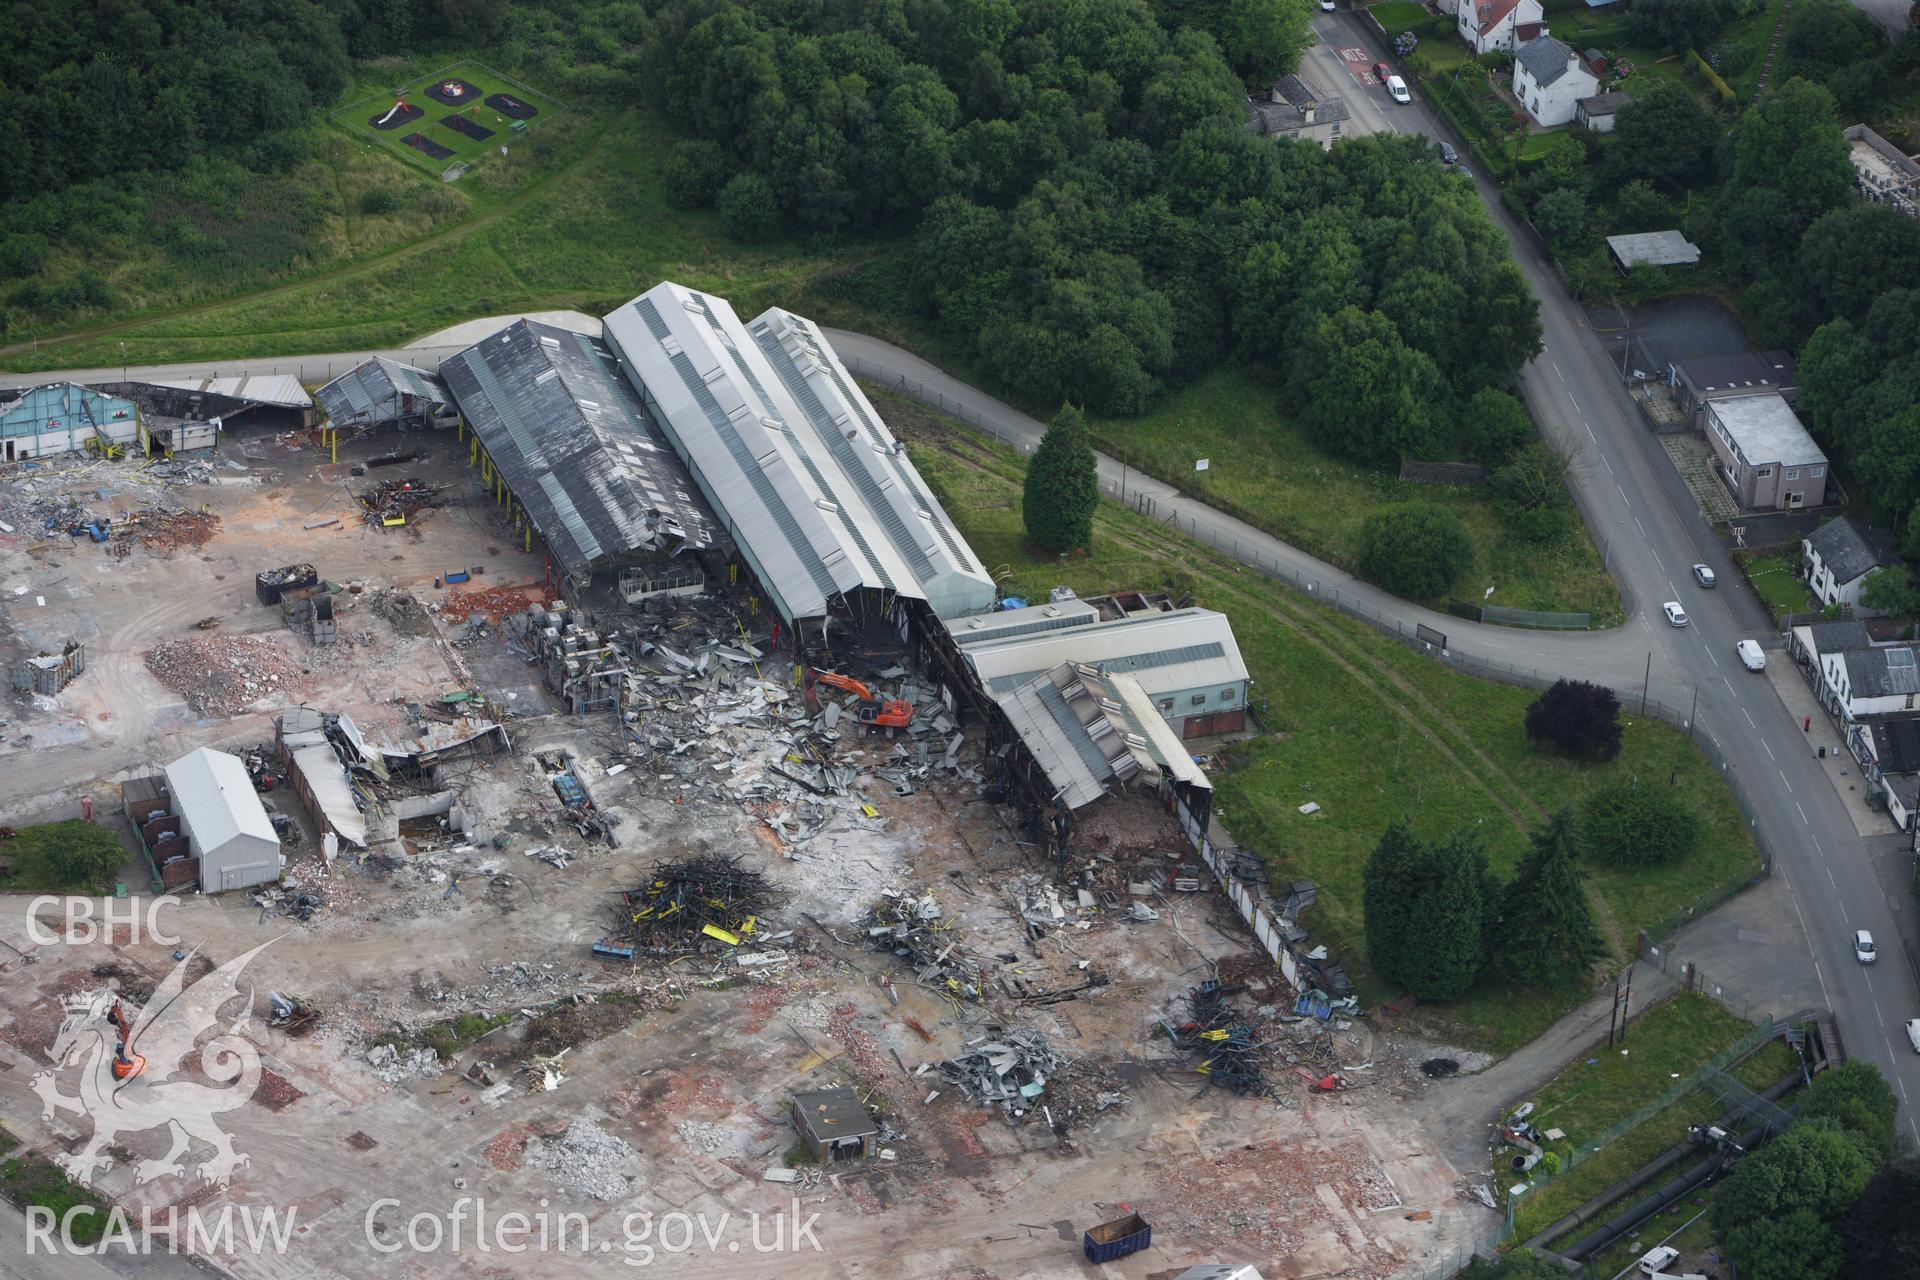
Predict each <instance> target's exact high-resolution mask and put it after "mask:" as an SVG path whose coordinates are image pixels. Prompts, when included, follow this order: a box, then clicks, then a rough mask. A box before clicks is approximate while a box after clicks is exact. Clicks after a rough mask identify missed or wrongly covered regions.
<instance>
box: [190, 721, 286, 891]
mask: <svg viewBox="0 0 1920 1280" xmlns="http://www.w3.org/2000/svg"><path fill="white" fill-rule="evenodd" d="M166 776H167V792H168V794H170V795H171V796H172V797H173V812H174V816H175V817H177V818H179V819H180V825H181V827H182V828H183V829H184V830H185V833H186V836H187V843H188V846H189V847H190V848H191V849H192V850H193V854H194V856H195V857H197V858H199V859H200V888H201V889H202V890H203V891H204V892H207V893H220V892H221V891H223V890H226V889H245V888H247V887H249V886H250V885H256V884H266V883H268V882H269V881H273V880H278V879H279V878H280V837H279V836H278V835H277V834H275V832H274V830H273V822H272V820H271V819H269V818H268V817H267V810H266V807H265V806H264V805H262V804H261V803H260V796H259V794H258V793H257V792H255V791H254V789H253V779H251V778H249V777H248V776H247V767H246V766H245V765H244V764H242V763H240V758H239V757H238V756H231V755H228V754H227V753H226V752H224V751H214V750H211V749H209V748H207V747H201V748H200V749H199V750H198V751H192V752H189V753H188V754H186V755H184V756H181V757H180V758H179V759H178V760H175V761H174V762H173V763H172V764H170V765H168V766H167V768H166Z"/></svg>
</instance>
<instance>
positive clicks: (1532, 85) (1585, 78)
mask: <svg viewBox="0 0 1920 1280" xmlns="http://www.w3.org/2000/svg"><path fill="white" fill-rule="evenodd" d="M1599 88H1600V79H1599V77H1598V76H1596V75H1594V74H1593V72H1591V71H1589V70H1587V64H1586V63H1584V62H1582V61H1581V60H1580V57H1579V55H1578V54H1576V53H1574V51H1573V50H1572V49H1569V48H1568V47H1567V46H1566V45H1564V44H1561V43H1560V42H1559V41H1558V40H1555V39H1554V38H1553V37H1552V36H1548V35H1541V36H1535V37H1534V38H1533V39H1531V40H1529V41H1527V42H1526V43H1525V44H1523V45H1521V46H1520V48H1519V49H1518V50H1517V51H1516V52H1515V53H1514V55H1513V96H1514V97H1516V98H1518V99H1519V100H1520V105H1521V106H1523V107H1525V108H1526V109H1527V114H1528V115H1530V116H1532V117H1533V119H1534V123H1536V124H1539V125H1543V126H1545V127H1547V128H1552V127H1553V126H1555V125H1562V124H1569V123H1571V122H1572V120H1573V117H1574V113H1575V112H1576V111H1578V110H1579V106H1580V100H1581V99H1582V98H1591V97H1593V96H1595V94H1596V92H1597V91H1598V90H1599Z"/></svg>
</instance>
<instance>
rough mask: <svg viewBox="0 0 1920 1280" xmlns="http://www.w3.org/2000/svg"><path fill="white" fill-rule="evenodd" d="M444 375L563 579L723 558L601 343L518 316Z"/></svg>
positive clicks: (706, 514) (673, 460)
mask: <svg viewBox="0 0 1920 1280" xmlns="http://www.w3.org/2000/svg"><path fill="white" fill-rule="evenodd" d="M440 373H441V376H442V377H443V378H445V379H446V383H447V387H448V389H449V390H450V391H451V392H452V394H453V398H454V400H455V402H457V403H458V405H459V406H460V412H461V414H462V415H463V416H464V417H465V418H466V420H467V423H468V425H469V426H471V427H472V428H473V432H474V434H475V435H477V436H478V437H479V438H480V442H481V443H482V444H483V445H485V446H486V450H487V455H488V456H489V457H490V458H491V459H492V460H493V463H494V465H495V466H497V467H498V468H499V469H500V473H501V475H502V477H503V478H504V479H505V480H506V482H507V487H508V488H510V489H511V490H512V491H513V494H514V496H515V497H516V498H517V499H518V500H519V502H520V504H521V505H522V506H523V507H524V508H525V509H526V511H527V514H528V516H529V517H530V518H531V519H532V520H533V524H534V527H535V528H536V529H538V530H539V531H540V534H541V536H542V537H543V538H545V539H546V541H547V545H548V547H550V548H551V549H552V551H553V554H554V557H555V558H556V559H558V560H559V561H560V562H561V563H562V564H563V565H564V566H566V568H567V570H568V571H569V572H580V571H583V570H589V569H591V568H592V567H593V566H594V565H596V564H599V563H602V562H605V561H607V560H609V559H611V558H614V557H618V556H623V555H630V554H633V553H636V552H648V553H654V554H667V555H671V554H673V553H675V552H678V551H679V550H681V549H683V548H691V549H693V550H697V551H704V550H709V549H719V550H723V551H726V550H730V548H729V546H728V545H727V542H726V538H725V535H724V534H723V533H722V532H721V530H720V527H719V524H718V522H717V521H716V520H715V519H714V517H713V513H712V512H711V511H710V510H708V508H707V505H706V503H705V502H704V501H702V500H701V497H700V495H699V493H698V492H697V491H696V490H695V488H694V485H693V482H692V480H691V478H690V477H689V476H688V474H687V469H686V467H685V466H683V465H682V464H681V462H680V459H679V457H678V456H676V455H675V453H674V450H673V447H672V445H671V444H669V442H668V440H667V437H666V435H665V434H664V433H663V432H662V431H661V429H660V426H659V424H658V422H657V421H656V420H655V419H654V417H653V415H652V414H651V413H649V412H648V410H647V407H646V406H645V405H644V404H643V403H642V402H641V399H640V397H639V395H637V394H636V393H635V392H634V389H633V388H632V387H631V386H630V385H629V384H628V383H627V381H626V379H625V378H623V377H621V375H620V370H619V368H618V366H617V365H616V364H615V363H614V359H613V354H612V352H611V351H609V350H608V349H607V347H606V346H605V345H603V344H602V343H601V342H600V341H599V340H598V339H596V338H591V337H588V336H587V335H585V334H580V333H574V332H571V331H570V330H566V329H557V328H555V327H553V326H552V325H546V324H540V323H539V322H537V321H531V320H521V321H519V322H517V323H515V324H512V325H509V326H507V327H506V328H505V329H502V330H501V331H500V332H498V333H496V334H493V335H492V336H490V337H488V338H486V339H484V340H483V341H481V342H477V343H475V344H474V345H473V346H471V347H468V348H467V349H466V350H465V351H462V352H461V353H460V354H459V355H457V356H454V357H452V358H451V359H448V360H446V361H443V362H442V363H441V365H440Z"/></svg>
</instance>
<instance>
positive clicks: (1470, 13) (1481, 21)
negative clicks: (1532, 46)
mask: <svg viewBox="0 0 1920 1280" xmlns="http://www.w3.org/2000/svg"><path fill="white" fill-rule="evenodd" d="M1543 17H1545V10H1544V9H1542V8H1541V5H1540V0H1460V7H1459V9H1458V10H1457V11H1456V13H1455V15H1454V20H1455V22H1457V23H1458V24H1459V29H1460V38H1461V39H1462V40H1465V41H1466V42H1467V45H1468V47H1470V48H1471V49H1472V50H1473V52H1474V53H1475V55H1479V54H1482V53H1492V52H1493V51H1494V50H1495V49H1503V50H1506V51H1508V52H1511V51H1512V50H1513V49H1514V47H1515V46H1516V45H1519V44H1521V43H1522V42H1524V41H1526V40H1529V39H1532V38H1533V37H1534V36H1536V35H1538V34H1539V32H1540V22H1541V19H1542V18H1543Z"/></svg>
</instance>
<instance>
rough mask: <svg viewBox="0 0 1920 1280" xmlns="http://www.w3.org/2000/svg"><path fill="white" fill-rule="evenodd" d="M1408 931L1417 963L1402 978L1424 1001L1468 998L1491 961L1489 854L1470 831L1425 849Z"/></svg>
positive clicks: (1408, 988)
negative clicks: (1465, 996)
mask: <svg viewBox="0 0 1920 1280" xmlns="http://www.w3.org/2000/svg"><path fill="white" fill-rule="evenodd" d="M1421 881H1422V884H1421V888H1420V892H1419V894H1418V895H1417V896H1416V897H1415V898H1414V907H1413V919H1412V923H1411V928H1410V930H1409V949H1410V951H1411V952H1412V959H1413V963H1412V965H1411V966H1410V970H1409V971H1408V972H1407V973H1406V974H1404V975H1403V977H1404V978H1405V985H1406V988H1407V990H1409V991H1411V992H1413V994H1414V995H1416V996H1419V997H1420V998H1421V999H1422V1000H1455V999H1458V998H1459V997H1461V996H1463V995H1465V994H1466V993H1467V988H1469V987H1471V986H1472V985H1473V984H1474V982H1475V981H1476V980H1477V979H1478V978H1479V977H1480V971H1481V970H1482V969H1483V968H1485V967H1486V962H1487V940H1488V933H1487V926H1488V917H1489V915H1490V914H1491V910H1490V908H1491V905H1492V904H1491V903H1490V902H1489V901H1488V892H1487V891H1488V887H1489V878H1488V873H1487V855H1486V852H1485V850H1483V849H1482V848H1481V847H1480V841H1479V839H1478V838H1477V837H1476V836H1475V835H1474V834H1473V833H1472V832H1471V831H1469V830H1465V829H1463V830H1460V831H1456V832H1454V833H1453V834H1452V835H1451V836H1449V837H1447V838H1446V839H1445V840H1442V841H1439V842H1438V843H1436V844H1431V845H1428V846H1427V849H1426V855H1425V857H1424V858H1422V860H1421Z"/></svg>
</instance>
